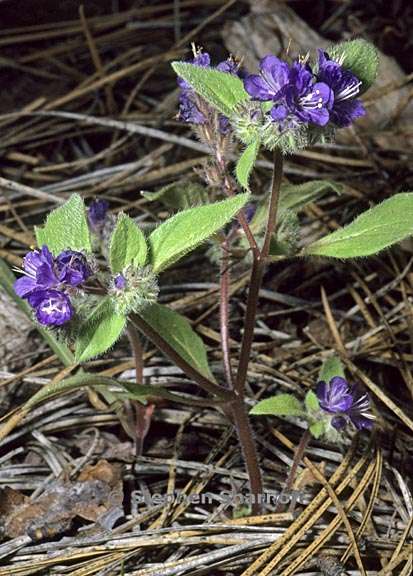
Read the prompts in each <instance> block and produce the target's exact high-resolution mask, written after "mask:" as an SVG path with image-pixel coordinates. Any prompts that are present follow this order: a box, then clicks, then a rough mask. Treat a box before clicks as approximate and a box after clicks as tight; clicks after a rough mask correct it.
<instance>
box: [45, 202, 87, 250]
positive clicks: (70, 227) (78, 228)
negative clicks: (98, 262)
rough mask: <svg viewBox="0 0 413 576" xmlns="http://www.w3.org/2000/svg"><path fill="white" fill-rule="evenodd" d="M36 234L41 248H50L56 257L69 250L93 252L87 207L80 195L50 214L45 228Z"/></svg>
mask: <svg viewBox="0 0 413 576" xmlns="http://www.w3.org/2000/svg"><path fill="white" fill-rule="evenodd" d="M35 232H36V239H37V244H38V245H39V247H41V246H44V245H46V246H48V248H49V249H50V251H51V252H52V253H53V254H54V255H57V254H59V252H62V251H63V250H65V249H67V248H70V249H71V250H84V251H86V252H91V251H92V246H91V242H90V233H89V227H88V223H87V219H86V210H85V205H84V203H83V200H82V198H81V197H80V196H79V194H73V195H72V196H71V198H70V199H69V200H68V201H67V202H65V204H63V206H60V207H59V208H56V209H55V210H53V211H52V212H50V214H49V215H48V217H47V219H46V223H45V225H44V226H43V228H36V229H35Z"/></svg>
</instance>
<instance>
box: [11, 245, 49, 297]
mask: <svg viewBox="0 0 413 576" xmlns="http://www.w3.org/2000/svg"><path fill="white" fill-rule="evenodd" d="M23 274H24V276H22V278H19V279H18V280H16V282H15V283H14V291H15V292H16V294H17V295H18V296H20V298H26V299H27V298H28V296H30V294H32V293H33V292H34V291H36V290H43V289H46V288H53V287H55V286H57V284H58V283H59V279H58V278H57V276H56V272H55V267H54V259H53V256H52V254H51V252H50V251H49V249H48V248H47V246H43V247H42V248H41V250H33V251H32V252H29V253H28V254H26V256H25V257H24V259H23Z"/></svg>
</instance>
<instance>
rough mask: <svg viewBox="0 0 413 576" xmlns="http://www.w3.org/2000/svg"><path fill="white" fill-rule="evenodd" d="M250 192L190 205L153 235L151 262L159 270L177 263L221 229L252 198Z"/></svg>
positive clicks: (151, 239)
mask: <svg viewBox="0 0 413 576" xmlns="http://www.w3.org/2000/svg"><path fill="white" fill-rule="evenodd" d="M249 197H250V195H249V194H238V195H237V196H234V197H233V198H229V199H228V200H223V201H222V202H215V203H214V204H207V205H206V206H199V207H196V208H190V209H189V210H185V211H183V212H179V213H178V214H176V216H172V218H169V220H167V221H166V222H164V223H163V224H161V225H160V226H158V228H156V230H154V232H152V234H151V235H150V236H149V244H150V247H151V263H152V266H153V270H154V272H155V273H159V272H161V271H162V270H165V268H168V266H171V265H172V264H174V263H175V262H176V261H177V260H179V259H180V258H182V256H184V255H185V254H187V253H188V252H190V251H191V250H194V249H195V248H196V247H197V246H199V245H200V244H201V243H202V242H204V241H205V240H206V239H207V238H209V237H210V236H212V235H213V234H215V233H216V232H218V230H220V229H221V228H222V227H223V226H225V224H227V222H229V221H230V220H231V219H232V218H233V217H234V216H235V215H236V214H237V213H238V212H239V211H240V210H241V208H242V207H243V206H244V204H245V203H246V202H247V201H248V199H249Z"/></svg>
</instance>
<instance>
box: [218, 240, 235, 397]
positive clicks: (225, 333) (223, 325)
mask: <svg viewBox="0 0 413 576" xmlns="http://www.w3.org/2000/svg"><path fill="white" fill-rule="evenodd" d="M230 282H231V277H230V269H229V243H228V238H225V240H224V241H223V242H222V256H221V277H220V298H219V317H220V336H221V347H222V356H223V362H224V371H225V377H226V381H227V385H228V388H230V389H233V387H234V382H233V378H234V377H233V374H232V368H231V357H230V347H229V288H230Z"/></svg>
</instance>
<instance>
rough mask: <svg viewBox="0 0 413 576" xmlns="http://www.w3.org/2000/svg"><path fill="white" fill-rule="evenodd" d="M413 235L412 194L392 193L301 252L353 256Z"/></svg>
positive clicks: (338, 256) (332, 256) (362, 254)
mask: <svg viewBox="0 0 413 576" xmlns="http://www.w3.org/2000/svg"><path fill="white" fill-rule="evenodd" d="M412 235H413V193H408V192H404V193H401V194H396V195H395V196H393V197H392V198H389V199H388V200H385V201H384V202H382V203H381V204H378V205H377V206H375V207H374V208H371V209H370V210H367V211H366V212H363V214H360V216H358V217H357V218H356V219H355V220H353V222H351V223H350V224H348V226H345V227H344V228H340V229H339V230H336V231H335V232H333V233H332V234H329V235H328V236H325V237H324V238H321V240H318V241H317V242H314V243H313V244H310V245H309V246H307V247H306V248H305V249H304V254H312V255H315V256H327V257H331V258H357V257H359V256H369V255H371V254H377V253H378V252H380V251H381V250H384V249H385V248H388V247H389V246H392V245H393V244H396V243H397V242H400V241H401V240H404V239H405V238H408V237H409V236H412Z"/></svg>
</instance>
